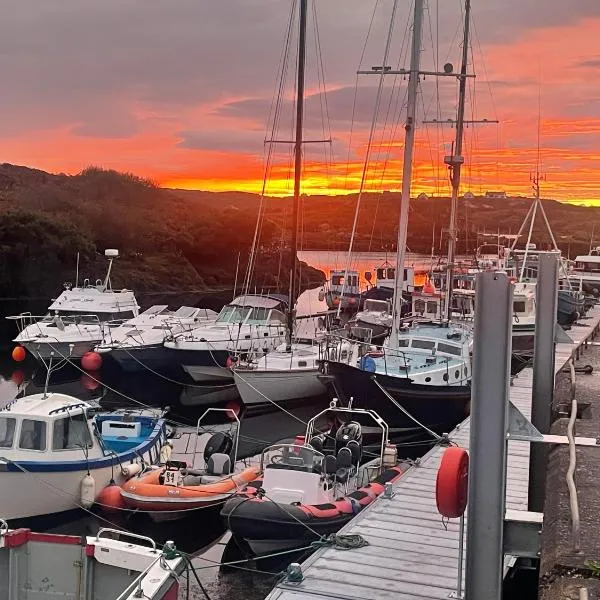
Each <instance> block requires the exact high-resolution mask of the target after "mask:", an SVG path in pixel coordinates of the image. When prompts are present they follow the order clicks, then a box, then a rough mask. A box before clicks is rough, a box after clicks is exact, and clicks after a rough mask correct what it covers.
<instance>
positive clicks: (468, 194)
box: [463, 192, 475, 200]
mask: <svg viewBox="0 0 600 600" xmlns="http://www.w3.org/2000/svg"><path fill="white" fill-rule="evenodd" d="M463 198H464V199H465V200H473V199H474V198H475V194H474V193H473V192H465V195H464V196H463Z"/></svg>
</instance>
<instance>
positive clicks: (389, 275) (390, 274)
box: [387, 269, 406, 279]
mask: <svg viewBox="0 0 600 600" xmlns="http://www.w3.org/2000/svg"><path fill="white" fill-rule="evenodd" d="M404 273H405V274H406V270H405V271H404ZM395 277H396V269H388V270H387V278H388V279H394V278H395Z"/></svg>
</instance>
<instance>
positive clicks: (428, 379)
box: [324, 1, 473, 432]
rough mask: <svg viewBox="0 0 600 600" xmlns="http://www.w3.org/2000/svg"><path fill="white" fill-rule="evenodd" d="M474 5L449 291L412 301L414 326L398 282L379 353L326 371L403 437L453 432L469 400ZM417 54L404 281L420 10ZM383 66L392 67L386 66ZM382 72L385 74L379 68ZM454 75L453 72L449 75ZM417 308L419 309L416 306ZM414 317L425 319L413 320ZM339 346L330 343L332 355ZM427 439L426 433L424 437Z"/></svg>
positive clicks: (373, 350)
mask: <svg viewBox="0 0 600 600" xmlns="http://www.w3.org/2000/svg"><path fill="white" fill-rule="evenodd" d="M469 18H470V3H469V2H468V1H467V3H466V5H465V20H464V36H463V47H462V64H461V69H460V73H456V74H455V76H456V78H457V79H458V82H459V101H458V110H457V118H456V137H455V141H454V145H453V152H452V154H451V155H449V156H446V157H445V158H444V162H445V164H446V165H447V166H448V168H449V170H450V181H451V184H452V196H451V210H450V223H449V228H448V230H449V231H448V261H447V266H446V287H445V292H444V293H441V292H440V291H438V290H437V289H425V287H426V286H423V290H421V291H420V292H413V293H412V313H413V318H412V320H411V321H410V322H406V320H405V319H404V318H403V316H402V305H403V302H404V300H403V294H402V293H403V287H402V284H403V282H402V281H400V278H398V277H396V279H395V287H394V295H393V306H392V316H393V319H392V327H391V331H390V335H389V336H388V338H387V339H386V341H385V343H384V344H383V345H382V346H378V347H375V346H370V345H369V344H366V343H364V342H360V341H356V342H355V343H354V344H353V348H352V351H351V352H348V353H346V356H345V359H342V358H341V357H337V359H332V358H331V355H330V358H329V359H328V360H326V361H325V363H324V367H325V370H326V372H327V373H328V374H330V375H333V376H334V378H335V384H336V387H337V388H338V389H339V390H341V392H342V393H343V395H344V396H345V397H346V398H348V399H350V398H354V403H355V405H357V406H361V407H365V408H372V409H374V410H376V411H377V412H379V413H380V414H381V416H382V417H383V418H384V419H385V420H386V421H387V422H388V424H389V425H390V427H393V428H394V429H400V430H408V429H409V428H411V429H413V430H414V428H415V427H417V428H418V427H423V426H424V427H427V428H434V429H437V430H440V431H441V432H447V431H450V430H451V429H452V428H453V427H454V426H455V425H456V423H458V422H460V421H461V420H462V419H464V417H465V416H466V414H468V411H469V403H470V396H471V385H470V384H471V374H472V370H471V349H472V344H473V334H472V324H471V323H470V322H468V321H460V322H453V320H452V317H453V314H452V313H453V309H452V305H453V303H452V293H453V282H454V268H455V265H454V260H455V246H456V211H457V202H458V194H459V188H460V174H461V167H462V164H463V162H464V158H463V156H462V145H463V130H464V111H465V98H466V81H467V77H468V75H467V64H468V58H469V57H468V48H469V26H470V23H469ZM412 29H413V31H412V52H411V64H410V69H409V72H410V74H409V79H408V90H407V117H406V120H407V123H408V124H409V126H407V127H406V128H405V144H404V160H403V173H402V193H401V203H400V215H399V222H398V241H397V244H396V247H397V253H396V266H395V273H404V268H405V255H406V242H407V227H408V211H409V202H410V191H411V178H412V160H413V147H414V141H415V129H416V124H417V119H416V107H417V91H418V82H419V73H420V58H421V36H422V7H420V8H419V7H417V6H415V15H414V25H413V28H412ZM384 64H387V63H386V62H384ZM382 69H384V70H385V67H382ZM444 70H445V73H446V74H453V67H452V65H451V64H448V65H446V66H445V67H444ZM417 304H418V305H417ZM415 316H419V317H420V318H418V319H415V318H414V317H415ZM338 344H339V338H338V339H333V340H332V344H331V345H332V346H333V348H335V347H336V346H337V345H338ZM423 431H425V429H423Z"/></svg>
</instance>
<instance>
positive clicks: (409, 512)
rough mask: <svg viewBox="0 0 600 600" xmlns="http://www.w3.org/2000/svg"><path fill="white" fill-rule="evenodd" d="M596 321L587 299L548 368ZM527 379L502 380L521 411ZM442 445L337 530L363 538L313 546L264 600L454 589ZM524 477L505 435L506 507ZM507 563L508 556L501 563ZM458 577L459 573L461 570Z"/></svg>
mask: <svg viewBox="0 0 600 600" xmlns="http://www.w3.org/2000/svg"><path fill="white" fill-rule="evenodd" d="M599 323H600V308H598V307H594V308H592V309H591V310H590V311H589V312H588V318H586V319H585V320H583V321H582V324H583V326H580V327H573V328H572V329H571V330H570V331H569V332H568V335H569V336H570V338H571V339H572V340H573V343H572V344H567V343H560V344H557V345H556V356H555V364H554V372H555V374H556V373H557V372H558V371H560V370H561V369H562V368H563V367H564V366H565V365H566V363H567V362H568V361H569V359H570V358H571V356H573V355H574V353H575V351H576V349H577V348H578V347H579V346H581V345H582V344H583V343H584V342H585V340H587V339H588V337H589V336H590V335H591V334H592V332H595V331H596V330H597V328H598V324H599ZM532 386H533V370H532V369H531V368H526V369H524V370H523V371H521V373H519V375H518V376H516V377H514V378H513V380H512V384H511V387H510V400H511V402H512V403H513V404H514V405H515V406H516V407H517V408H518V409H519V410H520V411H521V412H522V413H523V414H524V415H525V416H526V417H528V418H529V417H530V416H531V392H532ZM469 430H470V420H469V419H468V418H467V419H466V420H465V421H463V422H462V423H461V424H460V425H459V426H458V427H457V428H456V429H455V430H454V431H453V432H452V433H451V434H450V438H451V439H452V440H453V441H454V442H455V443H457V444H458V445H460V446H463V447H465V448H467V449H468V447H469ZM443 452H444V448H443V447H440V446H437V447H435V448H433V449H432V450H430V451H429V452H428V453H427V454H426V455H425V456H424V457H423V458H422V459H421V461H420V464H419V465H417V466H415V467H413V468H411V469H409V470H408V471H407V472H406V473H405V474H404V475H403V476H402V477H401V478H400V480H399V481H398V482H396V483H395V484H394V491H395V494H394V496H393V497H392V498H391V499H387V498H379V499H378V500H376V501H375V502H374V503H373V504H372V505H370V506H369V507H367V508H366V509H365V510H364V511H363V512H362V513H360V514H359V515H357V517H356V518H355V519H353V520H352V521H351V522H350V523H349V524H348V525H346V526H345V527H344V528H343V529H342V531H341V533H357V534H361V535H362V536H363V537H364V538H365V539H366V540H367V541H369V543H370V544H369V546H366V547H364V548H360V549H357V550H347V551H341V550H335V549H332V548H327V549H321V550H319V551H317V552H316V553H315V554H313V555H312V556H311V557H310V558H308V559H307V560H306V561H305V562H304V564H303V566H302V569H303V572H304V580H303V581H302V582H301V583H298V584H289V583H286V582H285V581H282V582H280V583H279V584H278V585H277V587H276V588H275V589H274V590H273V591H272V592H271V593H270V594H269V596H268V597H267V599H266V600H373V599H374V598H378V599H385V600H388V599H389V600H391V599H393V600H422V599H424V598H427V599H440V600H441V599H444V600H447V598H449V597H450V595H451V594H452V593H453V592H455V591H456V583H457V575H458V554H459V553H458V546H459V544H458V535H459V527H458V520H454V521H451V522H449V523H444V522H442V518H441V516H440V515H439V513H438V512H437V509H436V504H435V480H436V475H437V469H438V466H439V464H440V461H441V458H442V454H443ZM528 482H529V444H528V443H527V442H510V443H509V444H508V463H507V482H506V508H507V510H508V509H512V510H515V511H526V510H527V493H528ZM465 537H466V536H465ZM508 563H510V557H507V560H506V561H505V567H506V565H507V564H508ZM505 572H506V568H505ZM462 577H463V581H464V570H463V573H462Z"/></svg>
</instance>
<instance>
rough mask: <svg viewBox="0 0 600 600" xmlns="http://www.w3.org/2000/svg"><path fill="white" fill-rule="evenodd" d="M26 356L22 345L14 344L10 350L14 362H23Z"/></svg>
mask: <svg viewBox="0 0 600 600" xmlns="http://www.w3.org/2000/svg"><path fill="white" fill-rule="evenodd" d="M26 358H27V352H25V348H23V346H15V347H14V348H13V351H12V359H13V360H14V361H15V362H23V361H24V360H25V359H26Z"/></svg>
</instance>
